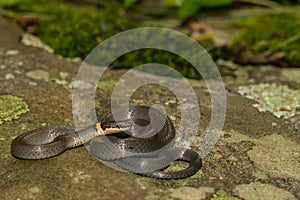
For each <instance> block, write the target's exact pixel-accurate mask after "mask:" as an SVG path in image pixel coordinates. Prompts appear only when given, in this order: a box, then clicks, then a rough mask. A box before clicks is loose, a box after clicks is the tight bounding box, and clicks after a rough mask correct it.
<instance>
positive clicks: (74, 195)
mask: <svg viewBox="0 0 300 200" xmlns="http://www.w3.org/2000/svg"><path fill="white" fill-rule="evenodd" d="M0 30H1V38H0V79H1V84H0V97H1V96H2V95H11V96H13V97H16V98H17V99H18V100H21V102H24V104H22V105H28V109H29V110H27V109H26V106H24V108H25V110H26V111H24V108H23V110H22V112H20V110H19V109H16V108H14V109H16V113H17V114H15V115H17V117H12V119H11V120H6V121H4V120H3V123H2V124H1V125H0V144H1V145H0V167H1V171H0V199H224V198H226V199H297V198H298V199H299V198H300V190H299V188H300V177H299V174H300V172H299V169H300V162H299V156H300V155H299V152H300V151H299V150H300V144H299V127H298V128H297V126H298V125H297V121H296V122H295V121H292V122H290V121H288V120H283V119H282V118H278V117H276V116H275V115H273V114H272V113H271V112H269V111H266V112H259V111H258V110H257V108H255V107H253V104H255V103H257V102H256V101H254V100H250V99H247V98H246V97H243V96H241V95H240V94H238V93H237V92H236V91H237V90H238V86H232V85H226V88H227V113H226V114H227V115H226V121H225V125H224V129H223V132H222V134H221V135H220V138H219V140H218V142H217V144H216V145H215V147H214V148H213V150H212V151H211V152H210V153H209V154H208V155H207V156H206V157H205V158H204V159H203V167H202V169H201V170H200V171H199V172H198V173H197V174H196V175H194V176H192V177H190V178H187V179H183V180H170V181H161V180H156V179H151V178H144V177H140V176H137V175H134V174H131V173H126V172H122V171H118V170H116V169H113V168H109V167H108V166H106V165H104V164H102V163H101V162H99V161H98V160H96V159H95V158H94V157H93V156H92V155H91V154H89V153H88V151H87V150H86V148H84V147H79V148H75V149H72V150H68V151H66V152H64V153H63V154H61V155H59V156H57V157H54V158H51V159H44V160H36V161H28V160H19V159H16V158H14V157H13V156H12V155H11V154H10V144H11V141H12V140H13V138H15V137H16V136H18V135H20V134H21V133H23V132H24V131H28V130H32V129H34V128H39V127H42V126H52V125H73V116H72V100H71V97H72V89H71V86H72V82H73V80H74V79H75V76H76V72H77V70H78V68H79V66H80V64H81V62H73V61H71V60H66V59H62V58H61V57H59V56H57V55H55V54H52V53H50V52H47V51H45V50H42V49H39V48H38V47H39V46H37V47H32V46H24V45H23V44H22V43H21V41H20V40H21V34H22V33H21V31H20V30H18V29H17V28H15V27H13V26H12V25H11V24H9V22H7V21H6V20H5V19H3V18H1V17H0ZM256 70H257V69H255V71H256ZM287 71H288V70H285V71H284V73H287ZM125 72H126V71H124V70H108V72H107V73H106V75H105V77H104V80H103V81H101V82H100V83H99V85H98V90H97V91H96V105H97V107H99V110H100V111H101V110H105V109H107V106H108V105H109V104H110V96H111V94H112V89H113V88H114V85H115V84H116V82H117V81H118V79H119V78H120V77H121V76H122V75H123V74H124V73H125ZM253 73H254V72H253V71H252V72H249V74H250V76H254V75H253ZM255 73H256V74H259V73H257V72H255ZM292 73H293V76H295V74H297V73H298V74H299V73H300V72H299V71H297V70H296V71H295V70H294V71H293V72H292ZM139 76H141V75H140V74H137V75H135V76H132V78H131V79H130V80H131V81H133V82H136V81H138V80H139V79H140V77H139ZM143 76H144V77H143V78H144V79H146V78H149V79H151V77H152V76H151V75H149V77H148V76H147V75H143ZM285 76H286V77H292V76H288V75H286V74H285ZM280 77H281V78H282V77H283V76H280ZM255 80H258V79H255ZM293 80H297V81H298V80H299V79H293ZM231 81H232V80H231ZM231 81H230V82H231ZM262 81H263V80H262ZM290 81H291V80H286V79H285V80H284V81H283V83H285V84H287V85H291V84H290V83H291V82H290ZM190 83H191V85H192V86H193V87H194V89H195V92H196V94H197V96H198V98H199V99H201V104H200V110H201V120H200V127H201V130H200V131H199V133H198V135H196V137H195V138H194V140H193V145H192V148H194V149H195V150H198V149H200V147H201V144H202V143H203V138H204V136H205V129H206V128H207V127H208V124H209V121H210V111H211V107H210V106H211V104H210V96H209V92H208V91H207V88H206V86H205V84H204V82H201V81H194V80H191V81H190ZM174 84H176V83H174ZM251 84H255V81H252V82H251ZM297 84H298V83H296V82H295V84H294V86H295V85H296V87H292V89H297ZM298 89H299V88H298ZM298 101H299V99H298ZM131 102H132V103H133V104H144V105H152V104H153V103H155V104H164V106H165V109H166V112H167V113H168V115H169V116H170V118H171V119H172V120H173V122H174V124H175V126H176V127H177V128H178V124H179V122H180V110H179V108H180V105H179V102H178V101H177V100H176V97H175V96H174V94H172V93H171V92H170V91H168V90H166V89H165V88H162V87H159V86H157V85H155V84H150V85H147V86H145V87H142V88H139V89H138V90H137V91H135V92H134V93H133V95H132V99H131ZM293 103H294V102H293ZM1 106H2V104H1V105H0V109H2V108H1ZM187 106H191V105H187ZM298 109H299V107H298ZM11 110H13V109H11ZM295 110H296V111H297V108H295ZM298 111H299V110H298ZM14 113H15V112H14ZM298 114H299V113H296V115H297V116H298V117H299V115H298ZM12 116H14V114H12ZM1 117H2V116H1ZM1 117H0V119H1Z"/></svg>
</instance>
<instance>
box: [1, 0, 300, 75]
mask: <svg viewBox="0 0 300 200" xmlns="http://www.w3.org/2000/svg"><path fill="white" fill-rule="evenodd" d="M241 1H244V2H245V1H246V2H247V0H239V2H241ZM249 1H251V0H249ZM162 2H163V6H164V7H165V8H166V9H165V10H164V11H163V12H165V14H164V16H167V17H172V18H174V17H175V18H176V17H177V19H178V17H179V18H180V19H181V20H182V21H183V22H184V20H185V19H186V18H190V17H193V16H194V15H195V14H196V13H197V11H198V10H199V9H203V8H209V9H210V10H211V11H213V8H215V7H220V6H227V5H231V4H232V3H234V2H236V1H234V0H182V1H177V0H164V1H162ZM251 2H252V1H251ZM254 2H255V1H254ZM256 2H258V1H256ZM259 2H260V4H262V3H264V4H266V5H273V4H272V3H271V4H270V2H271V1H267V0H262V1H259ZM277 2H279V3H287V4H293V3H297V2H299V0H277ZM139 3H140V1H138V0H111V1H108V0H86V1H84V0H82V1H80V0H76V1H71V0H48V1H45V0H1V1H0V8H2V11H6V12H8V13H9V14H8V15H7V16H8V17H10V18H11V19H12V20H14V19H15V18H17V17H21V18H22V17H24V16H26V17H24V20H25V21H26V20H28V18H29V19H30V17H32V18H33V21H30V23H33V25H34V26H33V27H34V28H33V29H31V33H32V34H34V35H37V36H38V37H39V38H40V39H41V40H42V41H43V42H45V43H46V44H48V45H49V46H51V48H53V49H54V51H55V52H56V53H58V54H60V55H62V56H64V57H81V58H82V59H84V58H85V57H86V55H87V54H88V53H89V52H90V51H91V50H92V49H93V48H94V47H96V46H97V45H98V44H99V43H100V42H101V41H103V40H105V39H106V38H109V37H110V36H112V35H115V34H117V33H119V32H122V31H125V30H128V29H132V28H136V27H141V26H142V25H141V23H140V22H137V21H136V20H133V19H132V18H130V17H129V16H130V14H128V13H130V12H143V11H144V10H143V9H141V8H142V5H139ZM273 3H274V2H273ZM251 5H253V2H252V4H251ZM170 9H171V10H175V12H167V11H168V10H170ZM0 11H1V10H0ZM176 13H177V15H176ZM6 14H7V13H6ZM144 14H145V13H144ZM160 15H161V13H160ZM142 19H143V18H142ZM183 24H184V23H183ZM31 25H32V24H31ZM230 26H236V27H239V28H241V29H242V31H241V32H238V33H237V34H236V35H235V36H234V37H233V38H234V40H233V45H232V48H234V46H235V45H237V44H238V43H239V42H241V41H244V42H245V44H246V46H247V48H246V50H245V51H244V52H241V53H242V54H243V55H245V56H249V55H254V54H257V53H265V54H272V53H276V52H284V53H285V54H286V56H285V59H286V60H287V61H288V62H290V63H294V64H297V63H298V65H299V63H300V62H299V61H300V58H299V57H298V56H297V55H299V53H300V49H299V45H297V44H299V38H300V35H299V32H300V31H299V30H300V27H299V26H300V20H299V15H298V16H297V15H296V14H285V13H284V12H283V13H281V14H276V15H261V16H250V17H247V18H241V19H237V20H236V21H235V22H233V23H231V24H230ZM266 27H268V28H266ZM186 29H187V28H186ZM189 31H191V30H189ZM203 36H205V34H200V35H199V37H203ZM198 42H199V43H201V45H202V46H203V47H204V48H206V49H209V53H210V55H211V56H212V57H213V59H217V58H219V56H220V55H221V54H222V52H221V48H220V47H215V46H214V44H213V41H212V38H207V39H204V40H201V41H198ZM155 62H156V63H162V64H165V65H168V66H171V67H173V68H175V69H177V70H178V71H179V72H181V73H182V74H183V75H184V76H186V77H189V78H196V79H197V78H201V77H200V75H199V74H198V73H197V72H196V71H195V69H194V68H193V67H192V66H191V65H190V64H189V63H188V62H187V61H186V60H185V59H183V58H181V57H180V56H177V55H174V54H172V53H169V52H166V51H162V50H155V49H146V50H138V51H133V52H130V53H127V54H126V55H123V56H121V57H120V58H119V59H117V60H116V61H115V62H113V63H112V67H115V68H131V67H134V66H138V65H141V64H145V63H155Z"/></svg>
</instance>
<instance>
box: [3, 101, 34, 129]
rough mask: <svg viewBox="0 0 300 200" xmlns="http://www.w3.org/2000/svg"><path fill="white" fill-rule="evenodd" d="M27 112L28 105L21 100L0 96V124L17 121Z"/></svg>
mask: <svg viewBox="0 0 300 200" xmlns="http://www.w3.org/2000/svg"><path fill="white" fill-rule="evenodd" d="M27 111H29V108H28V105H27V103H26V102H25V101H23V100H22V99H21V98H19V97H17V96H13V95H0V124H3V123H4V122H6V121H11V120H13V119H18V118H19V117H20V115H21V114H23V113H26V112H27Z"/></svg>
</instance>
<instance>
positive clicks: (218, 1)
mask: <svg viewBox="0 0 300 200" xmlns="http://www.w3.org/2000/svg"><path fill="white" fill-rule="evenodd" d="M198 2H199V3H200V5H201V7H219V6H227V5H230V4H232V3H233V0H199V1H198Z"/></svg>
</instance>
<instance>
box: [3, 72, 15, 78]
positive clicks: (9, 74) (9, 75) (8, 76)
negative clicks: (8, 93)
mask: <svg viewBox="0 0 300 200" xmlns="http://www.w3.org/2000/svg"><path fill="white" fill-rule="evenodd" d="M14 78H15V76H14V75H13V74H11V73H8V74H6V75H5V79H6V80H10V79H14Z"/></svg>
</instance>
